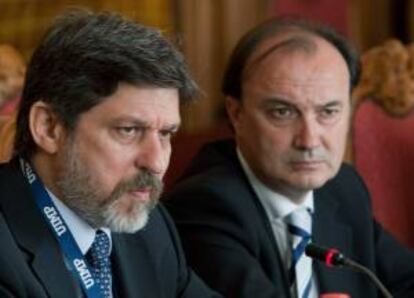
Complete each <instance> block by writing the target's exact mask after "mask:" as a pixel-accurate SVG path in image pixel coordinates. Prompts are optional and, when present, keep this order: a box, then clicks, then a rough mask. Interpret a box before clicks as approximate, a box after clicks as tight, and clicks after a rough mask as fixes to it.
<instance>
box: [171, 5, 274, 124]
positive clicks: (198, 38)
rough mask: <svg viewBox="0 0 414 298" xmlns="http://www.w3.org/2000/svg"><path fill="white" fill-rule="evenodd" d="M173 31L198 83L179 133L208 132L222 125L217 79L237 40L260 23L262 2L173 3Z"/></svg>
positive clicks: (263, 14)
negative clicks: (197, 98) (196, 99)
mask: <svg viewBox="0 0 414 298" xmlns="http://www.w3.org/2000/svg"><path fill="white" fill-rule="evenodd" d="M175 4H176V8H175V11H176V12H177V16H176V22H177V32H178V34H179V38H180V40H181V44H182V48H183V51H184V53H185V55H186V57H187V60H188V62H189V64H190V67H191V69H192V71H193V73H194V75H195V77H196V79H197V81H198V82H199V84H200V86H201V88H202V90H203V96H202V98H201V100H200V101H199V102H198V103H196V104H194V105H192V106H190V107H189V108H187V109H185V110H184V111H183V124H184V125H183V130H184V131H186V132H199V131H205V130H209V129H211V128H213V127H215V126H218V125H221V124H222V122H223V109H224V108H223V105H224V99H223V96H222V94H221V91H220V89H221V78H222V75H223V71H224V67H225V65H226V61H227V59H228V56H229V54H230V52H231V51H232V49H233V47H234V46H235V44H236V42H237V41H238V39H239V38H240V37H241V36H242V35H243V34H244V33H245V32H246V31H247V30H248V29H250V28H251V27H253V26H254V25H256V24H257V23H259V22H260V21H262V20H263V19H264V18H265V16H266V13H267V12H268V5H269V1H266V0H225V1H222V0H197V1H194V0H176V1H175Z"/></svg>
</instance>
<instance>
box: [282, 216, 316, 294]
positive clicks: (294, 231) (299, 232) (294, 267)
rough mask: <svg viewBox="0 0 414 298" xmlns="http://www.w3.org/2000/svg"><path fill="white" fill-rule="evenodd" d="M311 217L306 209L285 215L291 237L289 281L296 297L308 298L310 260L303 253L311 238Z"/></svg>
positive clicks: (310, 274) (310, 285) (310, 278)
mask: <svg viewBox="0 0 414 298" xmlns="http://www.w3.org/2000/svg"><path fill="white" fill-rule="evenodd" d="M311 221H312V218H311V215H310V212H309V211H308V210H307V209H304V208H301V209H297V210H295V211H293V212H292V213H290V214H289V215H288V216H287V217H286V223H287V227H288V231H289V233H290V235H291V239H292V262H291V265H290V268H289V282H290V286H291V289H292V291H293V292H295V293H296V294H297V296H296V295H295V296H296V297H299V298H308V297H309V293H310V290H311V287H312V260H311V259H310V258H309V257H307V256H306V255H305V247H306V245H307V244H308V243H309V242H310V240H311V227H312V222H311Z"/></svg>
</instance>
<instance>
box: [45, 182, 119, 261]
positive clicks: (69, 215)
mask: <svg viewBox="0 0 414 298" xmlns="http://www.w3.org/2000/svg"><path fill="white" fill-rule="evenodd" d="M46 190H47V192H48V193H49V195H50V198H51V199H52V201H53V203H54V204H55V206H56V208H57V209H58V210H59V213H60V214H61V215H62V217H63V220H64V221H65V223H66V225H67V226H68V228H69V230H70V232H71V233H72V236H73V238H74V239H75V241H76V243H77V244H78V246H79V249H80V250H81V252H82V253H83V254H84V255H85V254H86V253H87V251H88V250H89V248H90V247H91V245H92V243H93V240H94V239H95V234H96V231H97V230H96V229H94V228H92V227H91V226H90V225H89V224H88V223H87V222H86V221H85V220H84V219H82V218H81V217H80V216H78V215H77V214H76V213H75V212H73V211H72V209H70V208H69V207H68V206H66V205H65V204H64V203H63V202H62V201H61V200H59V199H58V198H57V197H56V196H55V195H54V194H53V193H52V192H51V191H49V190H48V189H46ZM100 230H102V231H104V232H105V233H106V234H107V235H108V237H109V240H110V244H111V247H110V250H112V238H111V232H110V230H109V229H108V228H100Z"/></svg>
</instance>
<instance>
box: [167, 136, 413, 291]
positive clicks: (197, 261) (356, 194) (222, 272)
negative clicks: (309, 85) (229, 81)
mask: <svg viewBox="0 0 414 298" xmlns="http://www.w3.org/2000/svg"><path fill="white" fill-rule="evenodd" d="M314 198H315V214H314V216H313V241H314V242H315V243H318V244H320V245H323V246H328V247H336V248H339V249H340V250H341V251H342V252H343V253H345V254H346V255H347V256H349V257H351V258H353V259H355V260H357V261H359V262H360V263H362V264H363V265H365V266H367V267H369V268H370V269H372V270H373V271H374V272H376V274H377V275H378V277H379V278H380V279H381V280H382V281H383V282H384V283H385V285H386V286H387V287H388V288H389V289H390V290H391V291H392V293H393V294H394V295H395V297H414V254H413V253H412V252H410V251H408V250H406V249H404V248H403V247H401V246H400V245H399V244H398V243H397V242H396V241H395V240H394V239H393V238H392V237H390V235H389V234H387V233H386V232H385V231H384V230H383V229H382V228H381V227H380V226H379V224H378V223H377V222H376V221H375V220H373V218H372V212H371V206H370V200H369V194H368V192H367V190H366V188H365V186H364V184H363V182H362V181H361V179H360V178H359V176H358V175H357V174H356V173H355V172H354V171H353V170H352V168H351V167H349V166H345V165H344V166H342V168H341V170H340V172H339V173H338V175H337V176H336V177H335V178H334V179H332V180H331V181H329V182H328V183H327V184H326V185H325V186H323V187H322V188H321V189H318V190H316V191H315V193H314ZM390 199H392V198H390ZM167 207H168V208H169V209H170V213H171V214H172V216H173V218H174V219H175V221H176V224H177V227H178V230H179V232H180V234H181V238H182V241H183V246H184V250H185V252H186V254H187V259H188V261H189V263H190V264H191V266H192V267H193V268H194V270H195V271H196V272H197V273H198V274H199V275H200V276H202V277H203V279H204V280H205V281H206V282H207V283H209V284H210V286H212V287H213V288H214V289H216V290H218V291H220V292H222V293H223V294H225V296H226V297H246V298H251V297H254V298H264V297H289V296H290V294H289V289H288V283H287V278H286V272H285V269H284V267H283V265H282V261H281V258H280V256H279V253H278V246H277V244H276V241H275V238H274V235H273V232H272V229H271V226H270V222H269V220H268V218H267V216H266V214H265V210H264V209H263V207H262V205H261V204H260V202H259V200H258V198H257V196H256V195H255V193H254V191H253V189H252V187H251V186H250V184H249V182H248V180H247V178H246V176H245V174H244V172H243V171H242V168H241V166H240V164H239V161H238V159H237V155H236V152H235V145H234V143H233V142H232V141H219V142H217V143H213V144H209V145H208V146H206V147H204V148H203V149H202V150H201V152H200V153H199V154H198V155H197V156H196V158H195V159H194V160H193V162H192V164H191V166H190V168H189V169H188V171H187V172H186V174H185V175H184V177H183V178H182V179H181V180H180V181H179V182H178V184H177V185H176V186H175V188H174V189H173V190H172V191H171V192H170V194H169V197H168V198H167ZM314 269H315V272H316V274H317V279H318V281H319V290H320V293H325V292H345V293H348V294H350V295H351V297H353V298H357V297H362V298H369V297H377V291H376V288H375V287H374V286H373V285H372V283H370V281H369V280H368V279H367V277H365V276H363V275H362V274H359V273H354V272H351V271H349V270H345V269H337V268H336V269H330V268H327V267H325V266H324V265H322V264H320V263H319V264H315V268H314Z"/></svg>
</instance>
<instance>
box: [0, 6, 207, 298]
mask: <svg viewBox="0 0 414 298" xmlns="http://www.w3.org/2000/svg"><path fill="white" fill-rule="evenodd" d="M196 91H197V86H196V84H195V83H194V81H193V80H192V79H191V77H190V75H189V74H188V71H187V68H186V66H185V64H184V62H183V58H182V56H181V55H180V54H179V53H178V52H177V51H176V50H175V49H174V47H173V46H172V45H171V44H170V43H169V42H168V41H167V40H166V39H164V38H163V37H162V36H161V35H160V34H159V33H158V32H157V31H156V30H154V29H151V28H148V27H145V26H142V25H139V24H136V23H133V22H132V21H129V20H126V19H124V18H123V17H121V16H119V15H115V14H111V13H91V12H88V11H83V10H76V11H70V12H68V13H66V14H65V15H63V16H61V17H60V18H58V19H57V20H56V22H55V23H54V24H53V26H52V27H51V28H50V29H49V31H48V33H47V34H46V35H45V37H44V39H43V41H42V42H41V44H40V46H39V47H38V48H37V49H36V51H35V52H34V55H33V57H32V59H31V62H30V64H29V67H28V72H27V77H26V82H25V86H24V90H23V95H22V100H21V104H20V107H19V111H18V116H17V130H16V138H15V144H14V154H13V156H14V157H13V159H12V160H11V162H10V163H7V164H3V165H1V166H0V193H1V195H0V210H1V211H0V243H1V247H0V268H1V270H0V296H1V297H212V296H214V295H215V294H214V293H213V292H211V291H210V290H209V289H208V288H207V287H206V286H205V285H204V284H203V282H202V281H201V280H200V279H198V278H197V276H196V275H195V274H194V273H192V271H191V270H189V269H188V267H187V265H186V262H185V259H184V257H183V252H182V249H181V246H180V242H179V239H178V236H177V234H176V231H175V228H174V226H173V224H172V223H171V220H170V218H169V216H168V214H167V212H166V211H165V210H164V209H163V207H162V206H160V205H157V201H158V198H159V196H160V193H161V189H162V182H161V179H162V177H163V175H164V173H165V171H166V169H167V167H168V163H169V159H170V154H171V145H170V138H171V136H172V135H173V134H174V133H175V132H176V131H177V129H178V127H179V125H180V115H179V106H180V103H182V102H185V101H188V100H190V99H191V98H193V97H194V95H195V93H196ZM144 227H145V228H144Z"/></svg>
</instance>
